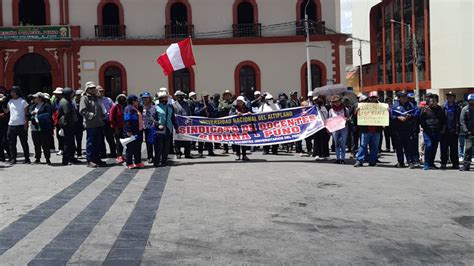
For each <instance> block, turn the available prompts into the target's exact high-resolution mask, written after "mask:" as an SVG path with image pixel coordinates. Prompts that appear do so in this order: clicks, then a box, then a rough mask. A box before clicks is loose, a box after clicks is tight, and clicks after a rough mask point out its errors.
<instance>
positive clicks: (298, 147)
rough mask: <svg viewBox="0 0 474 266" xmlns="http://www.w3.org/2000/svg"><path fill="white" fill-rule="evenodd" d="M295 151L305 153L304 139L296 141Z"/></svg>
mask: <svg viewBox="0 0 474 266" xmlns="http://www.w3.org/2000/svg"><path fill="white" fill-rule="evenodd" d="M295 151H296V153H303V141H301V140H300V141H297V142H295Z"/></svg>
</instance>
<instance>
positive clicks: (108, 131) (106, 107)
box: [96, 85, 117, 159]
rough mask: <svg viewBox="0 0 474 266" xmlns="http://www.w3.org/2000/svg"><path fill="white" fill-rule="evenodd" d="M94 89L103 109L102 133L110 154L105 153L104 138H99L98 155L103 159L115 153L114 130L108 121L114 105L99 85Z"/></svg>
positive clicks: (114, 156)
mask: <svg viewBox="0 0 474 266" xmlns="http://www.w3.org/2000/svg"><path fill="white" fill-rule="evenodd" d="M96 89H97V92H98V99H97V101H98V103H99V104H100V105H101V106H102V109H103V111H104V115H103V116H102V119H103V120H104V125H103V126H102V133H103V135H104V137H105V140H106V141H107V144H108V145H109V149H110V154H109V155H107V149H106V147H105V140H104V138H101V140H100V150H99V152H100V156H101V158H102V159H105V158H107V157H110V158H116V157H117V154H116V147H115V139H114V132H113V131H112V128H111V127H110V121H109V114H110V109H111V108H112V106H113V105H114V101H112V99H110V98H109V97H107V96H105V90H104V89H103V88H102V87H101V86H100V85H98V86H97V88H96Z"/></svg>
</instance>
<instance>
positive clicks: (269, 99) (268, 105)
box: [258, 93, 280, 155]
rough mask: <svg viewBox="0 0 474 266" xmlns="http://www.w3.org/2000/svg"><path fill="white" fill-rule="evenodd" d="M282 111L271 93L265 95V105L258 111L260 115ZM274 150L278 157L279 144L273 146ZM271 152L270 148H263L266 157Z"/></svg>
mask: <svg viewBox="0 0 474 266" xmlns="http://www.w3.org/2000/svg"><path fill="white" fill-rule="evenodd" d="M278 110H280V107H279V106H278V105H277V104H275V100H274V99H273V95H271V94H270V93H267V94H266V95H265V103H264V104H263V105H262V106H260V109H259V110H258V112H259V113H268V112H273V111H278ZM271 148H272V154H274V155H277V154H278V144H276V145H271ZM269 152H270V146H268V145H267V146H263V155H266V154H268V153H269Z"/></svg>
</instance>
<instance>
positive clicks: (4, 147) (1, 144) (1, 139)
mask: <svg viewBox="0 0 474 266" xmlns="http://www.w3.org/2000/svg"><path fill="white" fill-rule="evenodd" d="M7 131H8V127H7V126H6V127H3V126H2V127H1V128H0V160H1V161H5V152H6V153H7V156H8V157H10V147H9V146H8V138H7Z"/></svg>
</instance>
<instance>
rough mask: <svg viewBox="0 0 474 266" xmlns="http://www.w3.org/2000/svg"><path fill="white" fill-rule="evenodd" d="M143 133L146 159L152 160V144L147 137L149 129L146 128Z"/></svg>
mask: <svg viewBox="0 0 474 266" xmlns="http://www.w3.org/2000/svg"><path fill="white" fill-rule="evenodd" d="M143 131H144V132H145V145H146V154H147V157H146V158H147V159H153V144H151V143H149V142H148V140H149V137H150V129H149V128H146V129H145V130H143Z"/></svg>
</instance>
